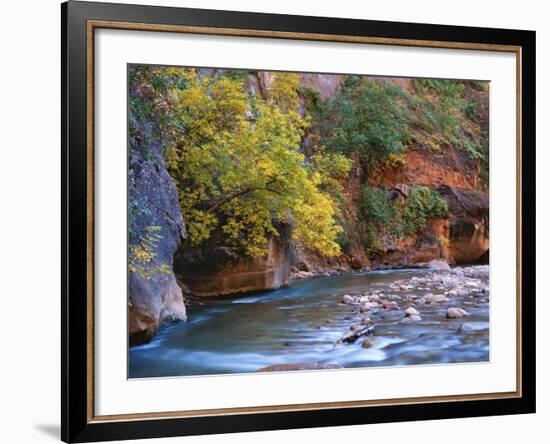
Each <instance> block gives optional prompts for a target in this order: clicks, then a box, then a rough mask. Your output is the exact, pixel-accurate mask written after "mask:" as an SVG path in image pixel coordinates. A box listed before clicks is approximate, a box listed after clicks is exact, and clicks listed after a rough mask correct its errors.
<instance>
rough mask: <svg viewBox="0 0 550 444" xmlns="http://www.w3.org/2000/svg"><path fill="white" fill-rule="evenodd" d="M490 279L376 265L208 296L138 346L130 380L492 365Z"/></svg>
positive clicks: (472, 272) (475, 271) (460, 270)
mask: <svg viewBox="0 0 550 444" xmlns="http://www.w3.org/2000/svg"><path fill="white" fill-rule="evenodd" d="M488 279H489V267H488V266H471V267H455V268H453V269H451V270H450V271H433V270H423V269H422V270H417V269H415V270H411V269H409V270H391V271H371V272H361V273H347V274H342V275H338V276H322V277H317V278H315V279H307V280H299V281H296V282H294V283H293V284H291V285H290V286H289V287H287V288H282V289H279V290H275V291H272V292H262V293H258V294H254V295H248V296H246V297H226V298H223V299H216V300H205V301H203V302H201V304H197V305H190V306H189V313H188V314H189V321H188V322H185V323H178V324H172V325H167V326H165V327H163V328H161V329H160V330H159V332H158V334H157V335H155V336H154V337H153V339H152V341H151V342H150V343H149V344H145V345H141V346H136V347H132V348H130V351H129V376H130V377H131V378H134V377H137V378H139V377H158V376H187V375H207V374H226V373H245V372H255V371H258V370H260V369H262V370H264V371H269V370H275V371H287V370H299V369H308V368H311V369H322V368H341V367H343V368H353V367H369V366H393V365H417V364H443V363H458V362H484V361H487V360H488V359H489V282H488Z"/></svg>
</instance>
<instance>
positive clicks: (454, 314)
mask: <svg viewBox="0 0 550 444" xmlns="http://www.w3.org/2000/svg"><path fill="white" fill-rule="evenodd" d="M469 315H470V313H468V312H467V311H466V310H464V309H463V308H458V307H451V308H449V309H448V310H447V318H448V319H457V318H462V317H464V316H469Z"/></svg>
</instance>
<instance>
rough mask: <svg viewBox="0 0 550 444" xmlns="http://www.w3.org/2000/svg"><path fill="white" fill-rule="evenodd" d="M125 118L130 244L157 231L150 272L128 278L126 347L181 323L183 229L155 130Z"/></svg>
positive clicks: (137, 121)
mask: <svg viewBox="0 0 550 444" xmlns="http://www.w3.org/2000/svg"><path fill="white" fill-rule="evenodd" d="M136 94H140V91H139V90H138V91H137V92H136ZM130 119H133V121H132V124H133V125H134V127H135V132H134V136H133V137H131V139H130V144H129V153H128V154H129V173H128V203H129V230H130V245H132V244H133V243H136V242H139V241H140V240H141V239H143V238H144V237H146V236H147V233H148V227H160V229H159V230H158V231H157V233H158V235H159V236H160V238H159V239H158V242H157V243H156V246H155V248H154V251H153V253H154V257H153V259H152V261H151V262H150V263H148V264H146V265H145V266H144V268H145V269H147V270H152V272H151V273H150V275H149V273H140V272H132V271H130V272H129V275H128V333H129V337H130V342H131V343H140V342H146V341H148V340H149V339H150V338H151V336H152V335H153V334H154V333H155V332H156V331H157V330H158V328H159V326H160V325H161V324H162V323H163V322H171V321H178V320H185V319H186V312H185V304H184V300H183V295H182V291H181V288H180V287H179V286H178V284H177V282H176V279H175V276H174V274H173V272H172V271H171V270H172V262H173V255H174V253H175V251H176V250H177V248H178V246H179V245H180V243H181V239H182V237H184V236H185V226H184V223H183V218H182V215H181V211H180V206H179V202H178V193H177V190H176V186H175V183H174V181H173V179H172V177H170V175H169V174H168V172H167V171H166V168H165V165H164V158H163V155H162V147H161V144H160V142H159V135H158V134H157V130H156V129H155V127H154V125H151V123H150V122H143V121H141V120H140V118H139V117H138V116H135V115H132V114H131V115H130Z"/></svg>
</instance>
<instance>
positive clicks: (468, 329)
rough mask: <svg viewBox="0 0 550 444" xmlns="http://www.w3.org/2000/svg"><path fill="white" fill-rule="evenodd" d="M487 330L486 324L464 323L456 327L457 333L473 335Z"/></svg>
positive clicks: (487, 324) (487, 325)
mask: <svg viewBox="0 0 550 444" xmlns="http://www.w3.org/2000/svg"><path fill="white" fill-rule="evenodd" d="M485 330H489V323H488V322H465V323H464V324H462V325H461V326H460V327H458V330H457V331H456V332H457V333H475V332H478V331H485Z"/></svg>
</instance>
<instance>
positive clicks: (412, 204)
mask: <svg viewBox="0 0 550 444" xmlns="http://www.w3.org/2000/svg"><path fill="white" fill-rule="evenodd" d="M448 211H449V210H448V208H447V202H445V200H444V199H443V198H442V197H441V195H440V194H439V193H438V192H437V191H434V190H430V189H429V188H428V187H423V186H413V187H411V189H410V192H409V196H408V197H407V200H406V201H405V205H404V207H403V209H402V212H401V217H402V221H403V222H402V223H403V233H404V234H413V233H417V232H419V231H422V230H423V229H424V228H426V221H427V220H428V219H430V218H436V217H443V216H445V215H446V214H447V212H448Z"/></svg>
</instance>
